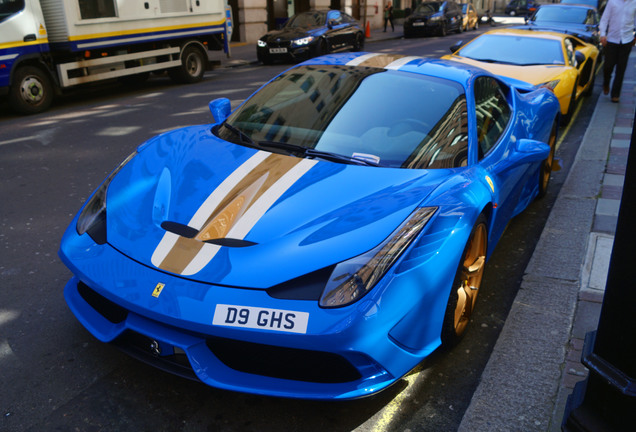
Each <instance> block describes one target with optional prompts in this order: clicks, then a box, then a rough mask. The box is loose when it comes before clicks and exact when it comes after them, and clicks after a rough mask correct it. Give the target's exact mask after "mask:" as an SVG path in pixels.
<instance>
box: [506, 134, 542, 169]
mask: <svg viewBox="0 0 636 432" xmlns="http://www.w3.org/2000/svg"><path fill="white" fill-rule="evenodd" d="M549 155H550V146H549V145H547V144H546V143H544V142H541V141H536V140H531V139H525V138H522V139H520V140H519V141H517V144H516V145H515V153H514V154H513V156H512V158H511V159H512V163H511V164H512V166H518V165H523V164H527V163H532V162H541V161H543V160H546V159H547V158H548V156H549Z"/></svg>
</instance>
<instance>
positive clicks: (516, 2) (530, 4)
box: [504, 0, 537, 16]
mask: <svg viewBox="0 0 636 432" xmlns="http://www.w3.org/2000/svg"><path fill="white" fill-rule="evenodd" d="M535 10H537V6H536V5H535V3H534V1H533V0H512V1H511V2H510V3H508V5H506V9H505V10H504V12H505V13H506V14H507V15H510V16H527V15H531V14H532V13H533V12H534V11H535Z"/></svg>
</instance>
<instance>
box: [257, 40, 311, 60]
mask: <svg viewBox="0 0 636 432" xmlns="http://www.w3.org/2000/svg"><path fill="white" fill-rule="evenodd" d="M282 50H284V52H281V51H282ZM315 51H316V47H315V46H314V45H313V44H310V45H304V46H300V47H292V46H291V45H289V44H285V45H281V46H265V47H259V46H257V47H256V56H257V58H258V60H259V61H261V62H263V63H267V62H268V61H269V62H274V61H281V62H300V61H305V60H308V59H310V58H312V57H314V54H315Z"/></svg>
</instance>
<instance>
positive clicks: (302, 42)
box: [292, 36, 314, 46]
mask: <svg viewBox="0 0 636 432" xmlns="http://www.w3.org/2000/svg"><path fill="white" fill-rule="evenodd" d="M312 40H314V37H313V36H307V37H304V38H301V39H295V40H293V41H292V44H293V45H295V46H303V45H309V44H310V43H311V41H312Z"/></svg>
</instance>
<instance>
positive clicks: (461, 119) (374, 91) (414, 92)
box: [218, 65, 468, 169]
mask: <svg viewBox="0 0 636 432" xmlns="http://www.w3.org/2000/svg"><path fill="white" fill-rule="evenodd" d="M466 111H467V108H466V97H465V94H464V90H463V87H462V86H461V85H459V84H457V83H454V82H452V81H448V80H445V79H441V78H435V77H429V76H423V75H415V74H410V73H404V72H399V71H390V70H385V69H380V68H371V67H369V68H364V67H350V66H335V65H334V66H322V65H320V66H302V67H298V68H294V69H292V70H290V71H288V72H286V73H284V74H282V75H281V76H279V77H277V78H276V79H275V80H274V81H272V82H271V83H270V84H268V85H267V86H266V87H265V88H263V89H261V90H260V91H259V92H257V93H256V94H255V95H254V96H253V97H252V98H250V99H249V100H247V101H246V102H245V103H244V104H243V105H242V106H240V107H239V108H238V109H237V110H236V111H235V112H233V113H232V115H231V116H230V117H229V118H228V123H229V124H231V125H232V126H234V127H235V128H237V129H240V131H242V132H243V133H244V134H245V135H247V136H248V137H249V138H251V139H252V140H253V141H255V142H256V143H258V142H272V141H274V142H279V143H287V144H293V145H297V146H301V147H304V148H310V149H316V150H320V151H323V152H331V153H337V154H340V155H345V156H349V157H357V158H361V159H366V160H371V161H373V162H374V163H377V164H378V165H379V166H383V167H402V168H413V169H431V168H454V167H460V166H464V165H466V162H467V160H466V157H467V153H468V152H467V148H468V130H467V128H468V126H467V123H468V122H467V113H466ZM218 134H219V136H221V138H223V139H226V140H230V141H233V142H237V143H243V144H245V142H244V140H237V139H236V137H232V135H231V134H230V133H229V132H227V131H226V129H225V128H220V129H219V132H218Z"/></svg>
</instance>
